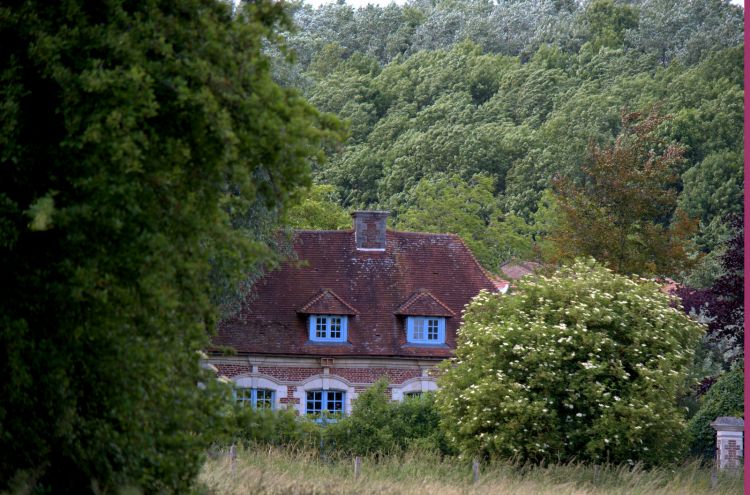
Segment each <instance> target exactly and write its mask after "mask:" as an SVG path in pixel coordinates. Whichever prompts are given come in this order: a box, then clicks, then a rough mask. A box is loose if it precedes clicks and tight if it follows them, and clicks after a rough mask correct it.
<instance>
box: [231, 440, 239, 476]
mask: <svg viewBox="0 0 750 495" xmlns="http://www.w3.org/2000/svg"><path fill="white" fill-rule="evenodd" d="M229 467H230V469H231V471H232V474H235V473H236V472H237V447H236V446H235V445H234V444H232V446H231V447H229Z"/></svg>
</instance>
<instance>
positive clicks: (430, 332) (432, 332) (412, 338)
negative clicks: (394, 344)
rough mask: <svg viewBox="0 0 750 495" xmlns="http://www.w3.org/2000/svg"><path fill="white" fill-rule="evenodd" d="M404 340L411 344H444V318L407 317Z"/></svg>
mask: <svg viewBox="0 0 750 495" xmlns="http://www.w3.org/2000/svg"><path fill="white" fill-rule="evenodd" d="M406 340H407V342H409V343H411V344H445V318H443V317H441V316H409V317H408V318H406Z"/></svg>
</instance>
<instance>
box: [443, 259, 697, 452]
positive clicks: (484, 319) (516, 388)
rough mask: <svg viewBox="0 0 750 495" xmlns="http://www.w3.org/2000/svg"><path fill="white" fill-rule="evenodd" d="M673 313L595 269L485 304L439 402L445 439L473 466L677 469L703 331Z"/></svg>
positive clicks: (651, 295)
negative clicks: (514, 462) (686, 396)
mask: <svg viewBox="0 0 750 495" xmlns="http://www.w3.org/2000/svg"><path fill="white" fill-rule="evenodd" d="M676 305H677V302H676V301H674V300H673V299H672V298H671V297H670V296H668V295H666V294H663V293H662V292H660V291H659V288H658V287H657V285H656V284H654V283H652V282H648V281H646V280H643V279H636V278H628V277H625V276H621V275H617V274H614V273H612V272H611V271H610V270H608V269H606V268H604V267H603V266H601V265H599V264H597V263H596V262H595V261H594V260H592V259H589V260H577V261H576V262H575V263H574V264H573V265H572V266H569V267H564V268H562V269H560V270H559V271H558V272H557V273H556V274H554V275H552V276H549V277H545V276H535V277H530V278H526V279H523V280H521V281H519V282H518V287H517V289H516V290H515V291H514V293H513V294H511V295H503V294H490V293H487V292H482V293H480V294H479V295H478V296H477V297H476V298H475V299H474V300H473V301H472V302H471V303H470V304H469V305H468V306H467V310H466V313H465V315H464V324H463V326H462V327H461V330H460V333H459V341H458V348H457V350H456V357H455V358H454V359H453V360H452V362H450V363H448V364H447V365H445V366H444V367H443V371H444V374H443V376H442V377H441V379H440V383H441V388H440V390H439V391H438V392H437V406H438V409H439V411H440V413H441V416H442V418H441V422H442V426H443V428H444V429H445V431H446V433H447V436H448V437H449V439H450V440H451V441H452V442H454V443H455V445H456V446H457V447H458V448H459V449H460V451H461V452H462V454H464V455H470V456H477V455H478V456H485V457H507V458H517V459H520V460H530V461H535V462H539V461H553V462H558V461H568V460H572V459H576V460H584V461H593V462H611V463H622V462H629V463H634V462H637V461H643V462H645V463H647V464H658V463H664V462H672V461H676V460H678V459H679V458H680V456H681V455H682V454H683V452H684V446H685V445H686V444H687V442H686V434H685V433H686V432H685V421H684V417H683V411H682V410H680V409H679V408H678V407H677V404H676V398H677V397H678V396H679V394H680V393H681V392H682V391H683V390H685V387H686V380H685V375H686V371H687V368H688V366H689V365H690V363H691V360H692V355H693V349H695V346H696V344H697V342H698V340H699V339H700V337H701V335H702V334H703V331H704V330H703V327H702V326H701V325H699V324H697V323H695V322H694V321H692V320H690V319H689V318H688V317H687V316H686V315H685V314H684V313H682V312H681V311H680V310H679V308H677V307H675V306H676Z"/></svg>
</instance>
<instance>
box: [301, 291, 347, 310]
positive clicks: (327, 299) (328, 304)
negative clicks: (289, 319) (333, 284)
mask: <svg viewBox="0 0 750 495" xmlns="http://www.w3.org/2000/svg"><path fill="white" fill-rule="evenodd" d="M297 313H302V314H307V315H356V314H359V311H357V310H356V309H354V308H353V307H352V306H351V305H350V304H349V303H347V302H346V301H344V300H343V299H341V298H340V297H339V296H337V295H336V294H335V293H334V292H333V291H332V290H330V289H323V290H322V291H321V292H320V294H317V295H315V297H313V298H312V299H310V301H309V302H308V303H307V304H305V305H304V306H302V307H301V308H300V309H298V310H297Z"/></svg>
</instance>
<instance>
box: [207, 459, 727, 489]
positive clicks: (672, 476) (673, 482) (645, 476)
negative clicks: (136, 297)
mask: <svg viewBox="0 0 750 495" xmlns="http://www.w3.org/2000/svg"><path fill="white" fill-rule="evenodd" d="M353 465H354V462H353V459H351V458H338V459H336V458H328V459H327V460H325V461H321V459H320V456H319V455H318V453H317V452H314V451H313V452H292V451H289V450H283V449H276V448H268V447H266V448H256V449H249V450H240V451H239V452H238V455H237V461H236V463H235V466H234V468H232V466H231V464H230V461H229V460H228V458H218V459H214V460H210V461H209V462H208V463H206V465H205V467H204V469H203V472H202V473H201V476H200V480H201V481H202V483H203V484H204V486H205V487H206V491H207V492H208V493H211V494H216V495H224V494H226V495H229V494H232V495H234V494H236V495H245V494H268V495H282V494H283V495H286V494H290V495H291V494H294V495H313V494H316V495H324V494H359V495H375V494H378V495H380V494H393V495H396V494H403V495H422V494H425V495H431V494H447V495H454V494H467V495H479V494H488V495H489V494H493V495H499V494H503V495H515V494H517V495H548V494H549V495H600V494H601V495H605V494H606V495H610V494H611V495H620V494H622V495H624V494H644V495H693V494H696V495H697V494H706V495H708V494H711V495H730V494H731V495H736V494H737V495H738V494H741V493H742V478H741V477H736V476H727V475H721V476H719V477H718V479H717V480H716V487H715V488H713V489H712V488H711V487H710V485H711V473H710V471H709V470H708V469H706V468H701V467H700V466H699V465H698V464H697V463H689V464H686V465H684V466H681V467H678V468H675V469H654V470H648V471H646V470H643V469H639V468H638V467H636V468H634V469H632V468H628V467H626V466H603V467H601V468H599V469H598V472H597V473H596V480H595V479H594V478H595V471H594V467H593V466H584V465H580V464H567V465H551V466H546V467H530V466H525V467H524V466H518V465H512V464H493V465H485V466H482V467H481V473H480V478H479V482H478V483H473V479H472V469H471V464H470V463H468V462H462V461H459V460H457V459H454V458H447V459H442V460H441V459H440V458H439V457H437V456H433V455H427V454H406V455H401V456H388V457H383V458H381V459H379V460H378V459H375V458H363V459H362V467H361V474H360V476H359V478H358V479H355V478H354V468H353Z"/></svg>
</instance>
